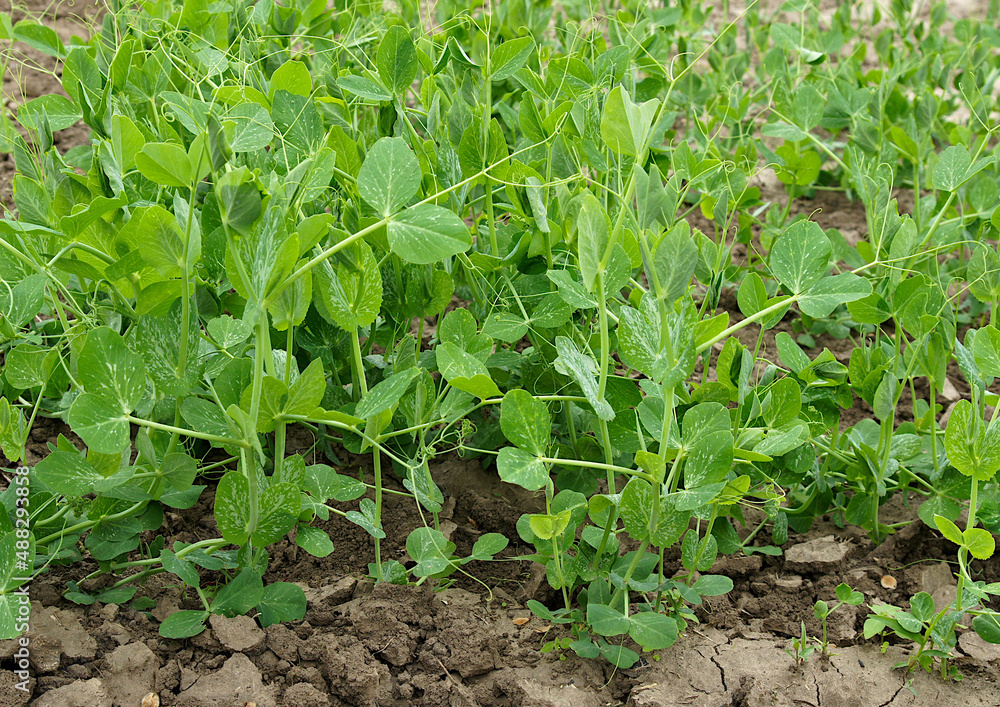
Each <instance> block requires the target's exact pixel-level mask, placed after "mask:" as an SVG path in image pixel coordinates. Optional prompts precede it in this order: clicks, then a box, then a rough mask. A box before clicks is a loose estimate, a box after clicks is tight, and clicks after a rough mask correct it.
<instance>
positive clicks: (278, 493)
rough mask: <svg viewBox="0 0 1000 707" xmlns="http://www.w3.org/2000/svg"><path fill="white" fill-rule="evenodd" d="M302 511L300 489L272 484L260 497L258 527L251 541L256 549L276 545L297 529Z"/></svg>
mask: <svg viewBox="0 0 1000 707" xmlns="http://www.w3.org/2000/svg"><path fill="white" fill-rule="evenodd" d="M299 510H300V496H299V489H298V488H297V487H296V486H293V485H292V484H288V483H280V484H271V485H270V486H268V487H267V489H266V490H265V491H264V493H262V494H261V496H260V501H259V513H258V516H257V527H256V528H254V530H253V534H252V535H251V536H250V540H251V541H252V542H253V544H254V546H255V547H267V546H268V545H270V544H271V543H276V542H278V541H279V540H281V538H283V537H284V536H285V534H286V533H288V531H290V530H291V529H292V528H294V527H295V521H296V519H297V518H298V515H299Z"/></svg>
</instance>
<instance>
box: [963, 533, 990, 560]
mask: <svg viewBox="0 0 1000 707" xmlns="http://www.w3.org/2000/svg"><path fill="white" fill-rule="evenodd" d="M962 540H963V544H964V545H965V547H967V548H968V549H969V552H970V553H972V556H973V557H975V558H976V559H977V560H988V559H990V558H991V557H993V553H994V551H996V549H997V545H996V541H995V540H994V539H993V535H992V533H990V531H988V530H983V529H982V528H969V529H968V530H966V531H965V532H964V533H962Z"/></svg>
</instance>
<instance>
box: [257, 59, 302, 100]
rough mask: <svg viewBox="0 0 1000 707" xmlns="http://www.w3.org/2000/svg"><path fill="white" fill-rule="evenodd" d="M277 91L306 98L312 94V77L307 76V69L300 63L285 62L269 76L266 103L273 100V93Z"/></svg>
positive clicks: (293, 61)
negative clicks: (280, 90)
mask: <svg viewBox="0 0 1000 707" xmlns="http://www.w3.org/2000/svg"><path fill="white" fill-rule="evenodd" d="M278 89H284V90H286V91H288V92H289V93H294V94H295V95H297V96H308V95H309V94H310V93H312V77H311V76H310V75H309V68H308V67H307V66H306V65H305V64H303V63H302V62H301V61H295V60H289V61H286V62H285V63H284V64H282V65H281V66H279V67H278V68H277V69H275V70H274V73H273V74H271V85H270V88H268V91H267V100H268V101H271V100H273V99H274V93H275V91H277V90H278Z"/></svg>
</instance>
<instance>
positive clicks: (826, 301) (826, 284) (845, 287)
mask: <svg viewBox="0 0 1000 707" xmlns="http://www.w3.org/2000/svg"><path fill="white" fill-rule="evenodd" d="M824 238H825V236H824ZM871 293H872V285H871V283H870V282H869V281H868V280H866V279H864V278H863V277H858V276H857V275H855V274H853V273H849V272H845V273H841V274H840V275H834V276H832V277H824V278H823V279H821V280H820V281H819V282H817V283H816V284H815V285H813V286H812V287H810V288H809V290H808V291H806V292H804V293H802V294H801V295H799V309H801V310H802V311H803V312H805V313H806V314H808V315H809V316H810V317H816V318H817V319H821V318H823V317H828V316H830V314H832V313H833V310H835V309H836V308H837V305H840V304H845V303H847V302H853V301H854V300H859V299H862V298H864V297H867V296H868V295H870V294H871Z"/></svg>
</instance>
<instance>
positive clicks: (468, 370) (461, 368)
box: [435, 342, 500, 399]
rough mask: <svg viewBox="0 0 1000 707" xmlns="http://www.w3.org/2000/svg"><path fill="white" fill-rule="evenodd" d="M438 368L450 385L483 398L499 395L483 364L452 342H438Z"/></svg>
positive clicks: (436, 351) (498, 390)
mask: <svg viewBox="0 0 1000 707" xmlns="http://www.w3.org/2000/svg"><path fill="white" fill-rule="evenodd" d="M435 353H436V354H437V364H438V370H439V371H441V375H442V376H444V379H445V380H446V381H448V384H449V385H451V386H452V387H455V388H458V389H459V390H464V391H465V392H466V393H470V394H472V395H475V396H476V397H478V398H481V399H485V398H490V397H494V396H499V395H500V389H499V388H497V384H496V383H495V382H494V381H493V379H492V378H491V377H490V373H489V371H488V370H487V368H486V366H485V364H483V363H482V361H480V360H479V359H478V358H476V357H475V356H473V355H472V354H470V353H467V352H465V351H463V350H462V349H460V348H459V347H458V346H456V345H455V344H452V343H447V342H446V343H442V344H438V347H437V349H436V350H435Z"/></svg>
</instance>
